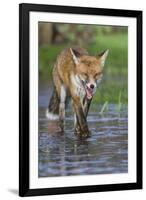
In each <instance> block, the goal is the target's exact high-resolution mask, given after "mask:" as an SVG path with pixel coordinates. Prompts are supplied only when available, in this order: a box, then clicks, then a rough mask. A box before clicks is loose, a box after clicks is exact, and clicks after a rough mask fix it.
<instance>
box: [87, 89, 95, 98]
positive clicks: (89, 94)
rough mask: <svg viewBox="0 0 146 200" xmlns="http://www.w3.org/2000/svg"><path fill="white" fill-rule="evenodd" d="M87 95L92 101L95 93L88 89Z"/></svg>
mask: <svg viewBox="0 0 146 200" xmlns="http://www.w3.org/2000/svg"><path fill="white" fill-rule="evenodd" d="M86 94H87V98H88V99H91V98H92V96H93V91H92V89H90V88H86Z"/></svg>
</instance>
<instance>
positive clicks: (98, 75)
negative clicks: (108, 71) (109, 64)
mask: <svg viewBox="0 0 146 200" xmlns="http://www.w3.org/2000/svg"><path fill="white" fill-rule="evenodd" d="M94 77H95V78H96V79H98V78H102V73H96V74H95V76H94Z"/></svg>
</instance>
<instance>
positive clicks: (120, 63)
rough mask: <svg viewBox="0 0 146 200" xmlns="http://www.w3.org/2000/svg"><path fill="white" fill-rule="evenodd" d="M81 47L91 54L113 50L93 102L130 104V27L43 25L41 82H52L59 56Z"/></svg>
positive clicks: (40, 60) (40, 48) (41, 31)
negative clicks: (63, 52) (67, 48)
mask: <svg viewBox="0 0 146 200" xmlns="http://www.w3.org/2000/svg"><path fill="white" fill-rule="evenodd" d="M71 46H80V47H83V48H86V49H87V50H88V52H89V54H91V55H98V54H99V53H101V52H102V51H104V50H106V49H109V55H108V58H107V61H106V64H105V68H104V78H103V81H102V82H101V84H100V87H99V88H98V90H97V92H96V95H95V96H94V99H93V101H94V102H96V103H105V102H108V103H110V104H119V98H120V103H121V104H127V103H128V85H127V84H128V80H127V78H128V28H127V27H118V26H97V25H77V24H57V23H53V24H52V23H42V22H40V23H39V74H40V82H41V81H43V82H45V81H47V82H48V80H51V78H52V69H53V65H54V63H55V61H56V57H57V55H58V54H59V53H60V52H61V51H62V50H63V49H64V48H66V47H71Z"/></svg>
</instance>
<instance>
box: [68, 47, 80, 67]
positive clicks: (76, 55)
mask: <svg viewBox="0 0 146 200" xmlns="http://www.w3.org/2000/svg"><path fill="white" fill-rule="evenodd" d="M70 52H71V55H72V58H73V61H74V63H75V64H76V65H78V64H79V58H78V54H77V53H76V51H74V50H73V49H72V48H70Z"/></svg>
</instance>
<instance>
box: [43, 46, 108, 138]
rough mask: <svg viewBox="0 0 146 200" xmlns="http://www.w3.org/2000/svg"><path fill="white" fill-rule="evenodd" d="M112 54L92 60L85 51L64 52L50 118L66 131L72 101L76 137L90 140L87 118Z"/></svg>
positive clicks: (55, 75)
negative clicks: (67, 109)
mask: <svg viewBox="0 0 146 200" xmlns="http://www.w3.org/2000/svg"><path fill="white" fill-rule="evenodd" d="M107 55H108V50H106V51H104V52H103V53H101V54H99V55H98V56H90V55H89V54H88V52H87V51H86V50H85V49H83V48H78V47H76V48H67V49H65V50H64V51H62V52H61V54H60V55H59V56H58V58H57V61H56V63H55V65H54V68H53V82H54V90H53V94H52V97H51V99H50V103H49V105H48V109H47V112H46V116H47V117H48V118H49V119H51V120H54V119H59V121H60V127H61V129H62V131H63V130H64V119H65V108H66V105H67V101H68V98H71V100H72V103H73V108H74V113H75V120H74V121H75V122H74V125H75V133H76V134H77V135H79V136H80V137H85V138H86V137H89V136H90V131H89V128H88V124H87V119H86V118H87V114H88V110H89V106H90V103H91V100H92V97H93V95H94V94H95V92H96V88H97V86H98V84H99V82H100V81H101V79H102V75H103V67H104V63H105V60H106V57H107Z"/></svg>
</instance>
